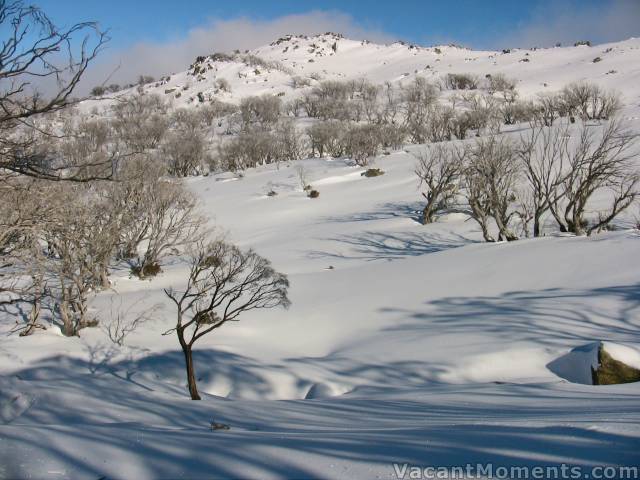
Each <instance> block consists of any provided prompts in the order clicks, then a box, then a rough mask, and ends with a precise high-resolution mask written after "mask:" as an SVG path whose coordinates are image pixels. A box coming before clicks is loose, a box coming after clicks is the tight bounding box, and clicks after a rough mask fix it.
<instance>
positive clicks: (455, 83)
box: [444, 73, 479, 90]
mask: <svg viewBox="0 0 640 480" xmlns="http://www.w3.org/2000/svg"><path fill="white" fill-rule="evenodd" d="M478 84H479V80H478V77H477V76H476V75H473V74H470V73H448V74H447V75H446V76H445V77H444V85H445V87H446V88H447V89H449V90H475V89H476V88H478Z"/></svg>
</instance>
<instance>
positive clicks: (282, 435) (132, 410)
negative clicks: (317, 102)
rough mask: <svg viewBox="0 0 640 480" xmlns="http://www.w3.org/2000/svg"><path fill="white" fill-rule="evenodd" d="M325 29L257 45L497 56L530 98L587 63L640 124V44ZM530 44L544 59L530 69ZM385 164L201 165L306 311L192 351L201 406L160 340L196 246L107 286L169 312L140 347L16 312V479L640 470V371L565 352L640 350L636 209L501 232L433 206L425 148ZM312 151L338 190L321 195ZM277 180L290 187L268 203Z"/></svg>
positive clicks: (2, 401) (344, 53)
mask: <svg viewBox="0 0 640 480" xmlns="http://www.w3.org/2000/svg"><path fill="white" fill-rule="evenodd" d="M312 41H313V40H312V39H311V40H308V41H306V42H312ZM327 45H329V48H327V49H326V52H325V53H326V55H323V56H317V57H316V58H315V62H313V63H309V62H307V61H306V60H304V59H308V53H307V54H305V55H306V56H305V55H302V53H301V54H300V55H301V56H300V58H298V57H296V56H295V55H294V53H290V54H289V55H290V56H289V57H286V55H287V53H282V50H283V49H284V47H285V46H284V45H282V44H280V45H277V46H270V47H264V48H263V49H258V51H257V53H258V54H259V55H261V56H264V57H265V58H269V59H277V60H279V61H281V62H283V63H286V62H285V61H284V59H283V55H284V56H285V57H286V58H288V60H287V61H288V62H289V64H287V65H286V66H288V67H290V68H299V69H300V70H302V66H304V69H305V70H304V71H305V72H307V71H308V70H309V69H311V68H313V69H314V71H316V70H317V71H323V72H324V71H325V70H327V72H330V73H327V74H326V75H327V76H328V77H331V76H332V75H333V76H335V77H338V76H345V77H347V78H355V77H357V76H362V75H363V74H364V75H367V78H370V79H371V80H374V81H378V80H383V79H393V78H394V75H395V76H398V75H402V73H403V72H405V71H406V72H414V70H416V69H419V68H420V69H424V68H425V65H426V64H429V65H431V66H432V68H435V66H438V67H437V69H438V74H441V73H443V72H448V71H462V72H467V71H469V72H475V73H478V74H480V73H482V74H484V73H489V72H487V69H488V68H489V67H491V66H493V68H495V69H496V71H504V72H505V73H508V74H510V75H512V76H516V77H517V78H519V79H520V80H521V82H520V83H519V86H518V88H519V90H521V91H522V92H523V93H525V94H527V93H533V92H536V91H542V90H543V89H544V88H547V87H544V86H543V85H542V84H543V83H547V84H548V85H549V87H548V88H554V87H557V88H560V87H561V86H562V85H564V84H565V83H566V82H568V81H570V80H580V79H584V78H587V79H590V80H594V81H597V82H601V83H603V84H604V85H606V86H608V87H610V88H616V89H618V90H619V91H620V92H621V93H622V94H623V99H624V102H625V109H624V111H623V115H624V118H625V119H626V121H627V122H628V124H629V126H630V127H632V128H634V129H636V130H640V124H639V123H638V122H639V120H638V118H639V116H640V40H634V39H632V40H628V41H626V42H620V43H617V44H612V45H601V46H597V47H592V48H588V47H569V48H557V49H548V50H536V51H524V50H523V51H515V52H511V53H509V54H502V53H496V52H474V51H470V50H462V49H458V48H455V47H442V49H441V51H442V53H441V54H436V53H434V51H433V49H409V48H408V47H407V46H406V45H404V46H403V45H393V46H388V47H384V46H378V45H373V44H365V45H362V44H361V42H354V41H351V40H347V39H341V40H338V48H337V53H336V54H335V55H331V53H330V52H332V50H331V48H330V45H331V44H330V43H327ZM608 48H612V50H610V51H609V52H607V53H603V52H604V51H606V50H607V49H608ZM298 50H304V51H306V50H308V47H307V46H306V45H305V46H304V47H302V48H300V49H297V50H295V51H298ZM295 51H293V52H295ZM525 53H528V54H529V58H530V59H531V61H530V62H519V61H518V60H519V59H521V58H523V57H524V55H525ZM296 55H298V54H296ZM595 56H602V57H603V61H602V62H598V63H595V64H594V63H592V59H593V57H595ZM338 59H342V60H340V61H338ZM438 59H439V60H440V61H439V62H437V60H438ZM303 60H304V61H303ZM293 61H296V62H297V63H296V65H293V63H292V62H293ZM331 62H333V63H331ZM494 64H495V65H494ZM375 65H377V66H375ZM221 68H222V67H221ZM224 68H231V67H230V66H225V67H224ZM609 70H616V71H617V73H615V74H609V75H607V74H606V72H607V71H609ZM412 74H413V73H411V75H412ZM179 75H182V74H178V75H176V76H173V77H172V81H176V82H182V81H183V80H181V79H180V77H179ZM280 75H282V76H286V75H285V74H283V73H281V72H277V74H275V73H274V75H273V76H272V77H269V79H270V81H271V80H272V81H274V82H276V81H280V80H278V78H280V77H279V76H280ZM230 81H231V79H230ZM282 82H284V80H282ZM204 83H206V82H203V84H204ZM263 83H265V86H262V85H260V86H258V84H257V83H255V84H252V85H253V86H251V85H249V84H242V83H241V82H236V84H234V88H233V95H234V96H236V97H237V98H239V97H240V96H241V95H244V94H249V93H251V94H254V93H259V91H258V88H270V87H267V86H266V84H267V83H268V82H263ZM242 85H246V92H245V91H244V90H243V88H245V87H243V86H242ZM281 85H284V83H281ZM161 88H162V89H164V88H166V87H165V86H162V87H161ZM278 88H279V87H278ZM414 148H416V147H412V148H411V149H410V150H412V149H414ZM373 163H374V165H375V167H379V168H381V169H382V170H384V171H385V174H384V175H382V176H379V177H374V178H366V177H363V176H361V175H360V173H361V172H362V171H363V169H362V168H360V167H355V166H352V164H351V162H350V161H349V160H348V159H333V160H331V159H309V160H303V161H301V162H296V163H295V164H291V165H287V164H281V165H280V166H279V168H277V167H276V166H275V165H270V166H265V167H260V168H257V169H254V170H248V171H246V172H245V174H244V176H243V177H242V178H236V177H234V176H233V175H232V174H219V175H210V176H207V177H196V178H190V179H189V180H188V181H187V183H188V185H189V187H190V188H191V189H192V190H193V191H194V192H195V193H196V194H197V195H198V196H199V197H200V199H201V200H202V211H203V212H204V213H206V214H207V215H208V216H209V218H210V219H211V222H212V225H215V226H216V227H217V228H219V229H220V230H224V232H226V235H227V236H228V238H229V239H230V240H232V241H234V242H235V243H238V244H239V245H240V246H242V247H253V248H255V249H256V250H257V252H258V253H260V254H261V255H264V256H266V257H267V258H269V259H270V260H272V261H273V263H274V266H275V267H276V269H277V270H279V271H281V272H283V273H286V274H287V275H288V276H289V280H290V282H291V289H290V299H291V301H292V306H291V308H290V309H289V310H286V311H285V310H278V309H273V310H261V311H252V312H248V313H246V314H245V315H244V316H243V317H241V321H240V322H238V323H234V324H232V325H226V326H224V327H223V328H221V329H220V330H218V331H216V332H215V333H214V334H211V335H209V336H207V337H204V338H203V339H202V340H200V341H199V342H198V343H197V344H196V346H195V350H196V353H195V359H196V371H197V377H198V378H199V389H200V391H201V393H202V394H203V400H202V401H200V402H193V401H191V400H189V399H188V395H187V390H186V388H185V373H184V364H183V357H182V352H181V351H180V349H179V346H178V343H177V340H176V338H175V336H173V335H165V336H163V335H162V333H163V332H165V331H166V330H168V329H170V328H171V327H172V326H173V322H174V321H175V312H174V310H173V309H172V306H171V305H170V304H169V302H168V301H167V299H166V297H165V295H164V293H163V288H166V287H169V286H176V287H179V286H180V284H181V283H182V282H184V281H185V277H186V273H187V267H186V266H185V265H184V264H183V263H180V262H179V261H178V260H173V261H170V262H169V263H168V264H166V265H164V266H163V269H164V272H163V273H162V274H161V275H160V276H158V277H157V278H154V279H153V280H151V281H141V280H138V279H136V278H130V276H129V272H128V271H125V270H116V271H114V272H113V275H112V278H111V280H112V282H113V289H112V291H107V292H103V293H101V294H100V295H98V297H97V298H95V299H94V301H93V302H92V308H93V310H94V312H95V313H96V315H99V316H101V317H102V318H103V319H104V321H105V322H106V321H108V320H109V315H110V314H111V313H110V312H112V311H117V310H118V309H121V310H122V311H125V310H127V309H129V310H128V311H129V312H130V313H132V314H133V313H134V312H138V311H143V310H148V311H153V315H152V317H153V319H152V321H151V322H149V323H147V324H145V325H144V326H143V327H141V328H140V329H139V330H137V331H136V332H134V333H133V334H131V336H130V337H128V338H127V340H126V345H125V346H124V347H118V346H116V345H114V344H113V343H111V342H110V341H109V340H108V338H107V336H106V335H105V333H104V331H102V330H101V329H99V328H98V329H85V330H83V331H82V332H81V336H80V337H79V338H65V337H63V336H61V335H59V334H57V333H56V329H55V327H54V328H49V329H48V330H47V331H44V332H42V331H38V332H37V333H36V334H34V335H32V336H29V337H24V338H19V337H18V336H17V335H11V336H8V335H7V332H8V331H9V330H10V329H11V327H12V326H13V322H14V320H15V319H14V318H12V317H11V316H9V315H6V314H4V315H3V316H2V317H1V318H2V322H0V375H1V376H0V478H2V477H8V478H13V477H26V476H31V477H33V478H93V479H95V478H158V477H164V478H202V477H243V478H244V477H255V478H272V477H296V478H300V477H323V478H326V477H328V478H395V477H396V473H395V470H394V467H393V463H397V464H404V463H409V464H412V465H416V466H421V467H423V468H424V467H427V466H446V467H451V466H456V465H465V464H467V463H472V464H476V463H486V462H492V463H493V464H494V465H495V466H496V467H497V466H511V465H517V466H534V465H551V464H560V463H562V462H564V463H568V464H571V465H576V466H582V467H584V468H585V472H587V471H588V468H590V467H591V466H595V465H605V464H606V465H638V461H639V459H640V456H639V453H638V451H639V449H638V447H639V446H640V384H626V385H615V386H591V385H585V384H581V383H572V382H569V381H567V380H566V379H565V378H563V377H561V376H559V374H563V376H564V377H566V376H567V375H566V368H565V371H563V370H562V369H559V368H556V367H557V360H558V359H559V358H562V357H563V356H565V355H567V354H568V353H569V352H571V351H572V350H573V349H575V348H576V347H582V346H584V345H587V344H590V343H592V342H594V341H605V342H609V343H608V344H611V345H613V347H612V351H616V348H617V351H618V352H622V353H620V355H623V356H625V357H628V358H632V359H634V358H636V355H637V350H635V349H634V348H635V346H636V345H638V344H640V277H639V275H638V258H640V234H639V233H638V231H637V230H631V229H630V228H629V225H630V222H629V218H630V217H629V216H627V217H623V218H621V219H620V220H619V223H618V226H619V230H618V231H616V232H610V233H606V234H600V235H594V236H592V237H588V238H587V237H579V238H576V237H569V236H548V237H545V238H539V239H531V240H520V241H517V242H512V243H497V244H487V243H482V242H481V235H480V233H479V231H478V229H477V228H476V225H475V224H474V223H473V222H472V221H469V220H467V217H466V215H464V214H457V213H452V214H449V215H448V216H446V217H444V218H440V219H439V220H438V222H437V223H435V224H432V225H429V226H423V225H420V224H419V223H418V222H417V221H416V217H417V214H418V210H419V209H420V208H421V203H420V198H421V197H420V194H419V190H418V185H417V180H416V177H415V174H414V173H413V170H414V163H415V160H414V157H413V156H411V155H410V154H409V153H407V152H404V151H399V152H393V153H391V154H390V155H383V156H381V157H379V158H376V159H375V160H374V161H373ZM295 165H303V166H304V167H305V169H306V170H307V172H308V175H309V182H310V183H311V185H313V186H314V188H317V189H318V190H319V191H320V197H319V198H317V199H309V198H307V197H306V195H305V193H304V192H302V190H301V188H300V185H299V181H298V178H297V173H296V170H295ZM272 189H273V190H275V191H276V192H277V193H278V195H276V196H267V195H266V193H267V192H268V191H269V190H272ZM633 213H634V212H629V214H630V215H631V214H633ZM629 352H631V353H629ZM578 363H580V362H578ZM565 367H566V364H565ZM570 373H571V372H570ZM211 422H217V423H224V424H228V425H229V426H230V429H229V430H215V431H213V430H211V428H210V424H211ZM407 475H408V473H407ZM407 478H408V477H407Z"/></svg>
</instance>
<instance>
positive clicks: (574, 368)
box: [547, 342, 640, 385]
mask: <svg viewBox="0 0 640 480" xmlns="http://www.w3.org/2000/svg"><path fill="white" fill-rule="evenodd" d="M600 349H602V350H603V351H604V352H606V353H607V354H608V355H609V356H610V357H611V358H612V359H613V360H616V361H618V362H620V363H623V364H625V365H627V366H629V367H631V368H635V369H640V348H638V346H636V345H629V344H621V343H612V342H593V343H589V344H587V345H583V346H581V347H576V348H574V349H573V350H571V351H570V352H569V353H567V354H565V355H563V356H562V357H560V358H558V359H556V360H554V361H552V362H551V363H549V364H548V365H547V367H548V368H549V370H551V371H552V372H553V373H555V374H556V375H558V376H559V377H562V378H564V379H565V380H568V381H570V382H573V383H582V384H584V385H593V372H594V371H596V370H598V368H599V367H600V362H599V358H598V351H599V350H600Z"/></svg>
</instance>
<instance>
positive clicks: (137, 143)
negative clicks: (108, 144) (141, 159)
mask: <svg viewBox="0 0 640 480" xmlns="http://www.w3.org/2000/svg"><path fill="white" fill-rule="evenodd" d="M167 108H168V106H167V104H166V103H165V102H164V100H163V99H162V97H160V96H159V95H155V94H153V95H134V96H131V97H127V98H125V99H122V100H119V102H118V103H116V104H115V105H114V107H113V113H114V120H113V128H114V130H115V132H116V133H117V137H118V140H119V141H121V142H122V143H123V144H124V146H125V147H126V148H127V149H128V150H129V151H131V152H143V151H146V150H149V149H153V148H155V147H157V146H158V145H159V144H160V141H161V140H162V138H163V137H164V134H165V133H166V131H167V129H168V127H169V119H168V116H167V115H166V113H167Z"/></svg>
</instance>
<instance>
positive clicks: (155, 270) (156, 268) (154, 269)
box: [131, 262, 162, 279]
mask: <svg viewBox="0 0 640 480" xmlns="http://www.w3.org/2000/svg"><path fill="white" fill-rule="evenodd" d="M161 272H162V268H160V265H158V264H157V263H155V262H154V263H150V264H146V265H143V266H140V265H134V266H132V267H131V273H133V274H134V275H135V276H136V277H138V278H140V279H144V278H151V277H155V276H157V275H158V274H160V273H161Z"/></svg>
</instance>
